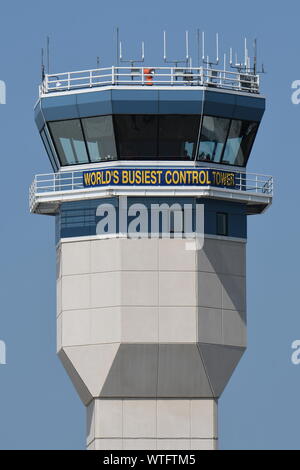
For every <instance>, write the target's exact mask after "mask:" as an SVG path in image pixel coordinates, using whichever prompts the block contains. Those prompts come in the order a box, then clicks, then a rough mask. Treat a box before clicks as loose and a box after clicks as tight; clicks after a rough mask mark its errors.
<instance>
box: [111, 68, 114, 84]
mask: <svg viewBox="0 0 300 470" xmlns="http://www.w3.org/2000/svg"><path fill="white" fill-rule="evenodd" d="M111 84H112V85H114V84H115V67H114V66H112V68H111Z"/></svg>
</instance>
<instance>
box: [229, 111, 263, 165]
mask: <svg viewBox="0 0 300 470" xmlns="http://www.w3.org/2000/svg"><path fill="white" fill-rule="evenodd" d="M257 129H258V123H256V122H248V121H237V120H232V121H231V125H230V131H229V135H228V139H227V143H226V147H225V151H224V155H223V158H222V163H225V164H229V165H238V166H244V165H246V163H247V160H248V157H249V154H250V151H251V148H252V145H253V142H254V139H255V135H256V132H257Z"/></svg>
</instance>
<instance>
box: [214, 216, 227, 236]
mask: <svg viewBox="0 0 300 470" xmlns="http://www.w3.org/2000/svg"><path fill="white" fill-rule="evenodd" d="M220 216H224V217H225V219H224V220H225V230H224V232H222V233H221V230H219V217H220ZM228 219H229V214H228V212H219V211H218V212H216V234H217V235H218V236H220V237H228V233H229V232H228V226H229V220H228ZM222 226H223V222H222Z"/></svg>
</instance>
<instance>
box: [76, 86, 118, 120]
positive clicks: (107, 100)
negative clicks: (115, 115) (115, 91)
mask: <svg viewBox="0 0 300 470" xmlns="http://www.w3.org/2000/svg"><path fill="white" fill-rule="evenodd" d="M76 96H77V106H78V112H79V116H80V117H89V116H101V115H106V114H112V102H111V91H110V90H105V91H97V92H90V93H79V94H78V95H76Z"/></svg>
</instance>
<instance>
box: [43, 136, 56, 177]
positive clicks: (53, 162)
mask: <svg viewBox="0 0 300 470" xmlns="http://www.w3.org/2000/svg"><path fill="white" fill-rule="evenodd" d="M41 138H42V141H43V144H44V146H45V149H46V152H47V154H48V156H49V159H50V162H51V165H52V167H53V169H54V170H55V169H56V167H57V165H56V164H55V159H54V156H53V153H52V150H51V147H50V145H49V142H48V139H47V137H46V134H45V130H44V129H43V130H42V131H41Z"/></svg>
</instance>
